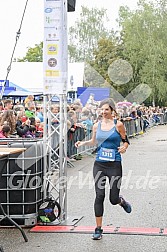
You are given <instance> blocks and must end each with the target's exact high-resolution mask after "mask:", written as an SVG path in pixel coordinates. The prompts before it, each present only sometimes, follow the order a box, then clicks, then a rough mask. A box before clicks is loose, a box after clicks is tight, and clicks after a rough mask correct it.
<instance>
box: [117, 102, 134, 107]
mask: <svg viewBox="0 0 167 252" xmlns="http://www.w3.org/2000/svg"><path fill="white" fill-rule="evenodd" d="M131 105H132V103H131V102H128V101H123V102H118V103H117V106H118V107H124V106H126V107H129V106H131Z"/></svg>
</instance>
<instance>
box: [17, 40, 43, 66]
mask: <svg viewBox="0 0 167 252" xmlns="http://www.w3.org/2000/svg"><path fill="white" fill-rule="evenodd" d="M17 61H18V62H42V61H43V42H40V44H36V45H35V47H33V48H30V47H29V48H28V51H27V53H26V56H25V57H23V58H22V59H18V60H17Z"/></svg>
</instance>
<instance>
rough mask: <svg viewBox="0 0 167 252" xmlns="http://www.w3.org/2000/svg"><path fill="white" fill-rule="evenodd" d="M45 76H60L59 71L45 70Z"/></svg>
mask: <svg viewBox="0 0 167 252" xmlns="http://www.w3.org/2000/svg"><path fill="white" fill-rule="evenodd" d="M45 76H47V77H58V76H60V71H59V70H46V71H45Z"/></svg>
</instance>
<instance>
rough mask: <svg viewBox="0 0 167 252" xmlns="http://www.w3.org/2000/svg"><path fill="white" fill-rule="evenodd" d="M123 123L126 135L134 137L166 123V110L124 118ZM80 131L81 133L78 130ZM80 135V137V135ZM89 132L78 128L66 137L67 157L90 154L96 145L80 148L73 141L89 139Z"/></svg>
mask: <svg viewBox="0 0 167 252" xmlns="http://www.w3.org/2000/svg"><path fill="white" fill-rule="evenodd" d="M123 124H124V126H125V128H126V132H127V136H128V137H134V136H136V135H141V134H143V133H144V132H145V131H146V130H147V129H148V128H151V127H154V126H157V125H163V124H167V112H165V113H164V114H163V113H159V114H155V115H154V114H153V116H151V117H150V118H148V119H146V118H144V117H143V118H137V119H130V120H129V119H126V118H124V120H123ZM80 131H82V134H80V133H79V132H80ZM81 136H82V137H81ZM91 136H92V135H91V132H90V133H89V134H86V132H85V133H84V134H83V128H78V129H77V131H75V132H74V133H73V135H72V136H71V137H72V138H71V139H68V141H70V143H69V146H68V152H67V153H70V155H69V157H71V156H72V157H73V156H75V155H79V154H83V153H85V154H88V155H91V154H92V152H94V150H95V149H96V146H93V147H91V146H82V147H80V148H78V149H77V148H76V147H75V145H74V144H75V142H76V141H78V140H80V141H82V140H83V139H84V140H85V141H87V140H90V139H91Z"/></svg>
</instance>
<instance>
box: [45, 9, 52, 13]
mask: <svg viewBox="0 0 167 252" xmlns="http://www.w3.org/2000/svg"><path fill="white" fill-rule="evenodd" d="M52 11H53V9H52V8H46V9H45V13H51V12H52Z"/></svg>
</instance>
